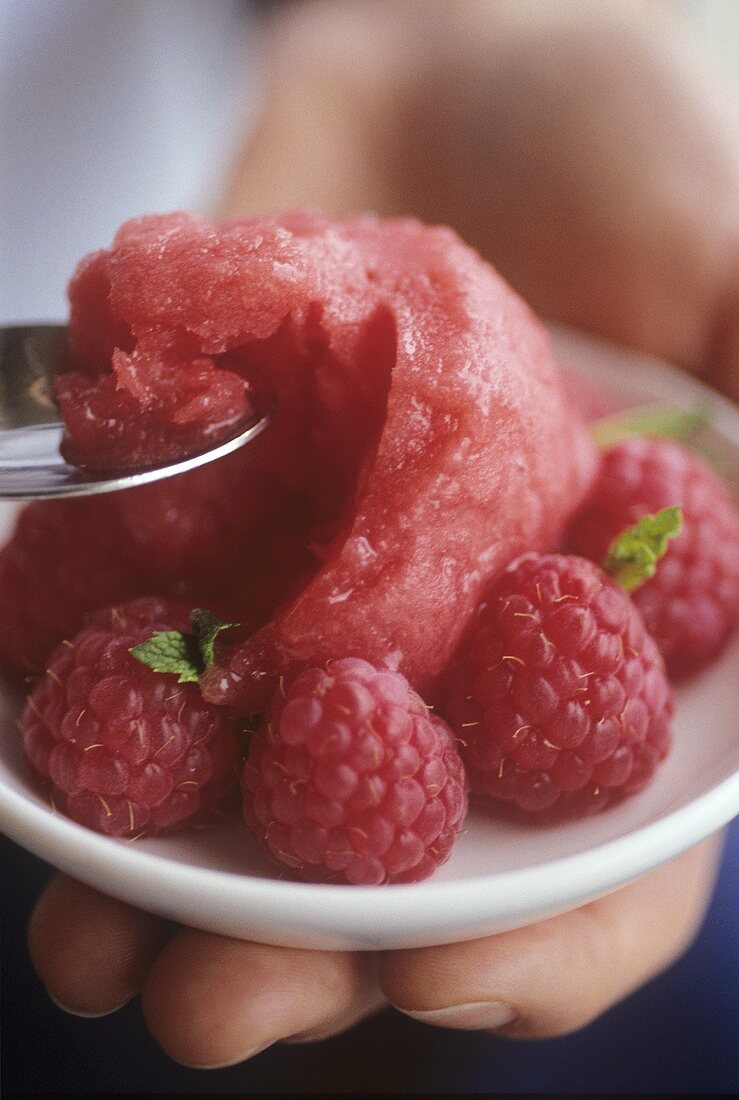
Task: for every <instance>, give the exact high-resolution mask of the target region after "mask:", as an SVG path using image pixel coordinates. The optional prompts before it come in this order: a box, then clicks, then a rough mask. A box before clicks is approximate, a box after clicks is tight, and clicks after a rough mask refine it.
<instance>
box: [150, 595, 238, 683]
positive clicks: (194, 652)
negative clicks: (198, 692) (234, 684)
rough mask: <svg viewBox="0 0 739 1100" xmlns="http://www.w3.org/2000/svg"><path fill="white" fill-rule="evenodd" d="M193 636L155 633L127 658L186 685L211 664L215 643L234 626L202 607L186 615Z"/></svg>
mask: <svg viewBox="0 0 739 1100" xmlns="http://www.w3.org/2000/svg"><path fill="white" fill-rule="evenodd" d="M190 623H191V625H192V629H193V633H192V634H185V633H183V632H182V631H179V630H159V631H157V632H156V633H155V634H152V636H151V637H150V638H147V639H146V641H145V642H141V643H140V645H137V646H134V647H133V649H132V650H131V654H132V655H133V656H134V657H135V658H136V660H137V661H141V663H142V664H144V665H148V666H149V668H150V669H152V670H153V671H154V672H171V673H174V674H175V675H176V676H178V677H179V679H178V683H180V684H189V683H194V682H196V681H197V680H199V679H200V677H201V676H202V674H203V673H204V672H205V670H206V668H208V667H209V666H210V665H211V664H212V663H213V649H214V646H215V641H216V638H217V637H218V635H219V634H220V633H221V631H222V630H228V629H229V628H230V627H232V626H238V625H239V624H238V623H226V622H223V621H222V620H221V619H217V618H216V617H215V615H212V614H211V613H210V611H206V610H205V609H204V608H202V607H198V608H196V609H195V610H194V611H191V612H190Z"/></svg>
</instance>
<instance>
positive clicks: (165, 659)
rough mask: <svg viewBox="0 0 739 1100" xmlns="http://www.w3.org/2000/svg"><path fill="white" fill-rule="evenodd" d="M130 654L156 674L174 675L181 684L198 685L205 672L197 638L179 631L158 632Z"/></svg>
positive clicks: (135, 647)
mask: <svg viewBox="0 0 739 1100" xmlns="http://www.w3.org/2000/svg"><path fill="white" fill-rule="evenodd" d="M130 652H131V655H132V656H133V657H135V658H136V660H137V661H141V663H142V664H143V665H148V666H149V668H150V669H153V671H154V672H171V673H174V674H175V675H176V676H177V677H178V680H177V682H178V683H180V684H191V683H195V682H197V680H198V679H199V677H200V673H201V672H202V671H203V668H202V662H201V658H200V650H199V648H198V643H197V639H196V638H195V636H194V635H193V634H182V633H181V632H180V631H179V630H158V631H157V632H156V633H155V634H152V636H151V637H150V638H147V639H146V641H145V642H141V643H140V644H139V645H136V646H134V647H133V649H131V651H130Z"/></svg>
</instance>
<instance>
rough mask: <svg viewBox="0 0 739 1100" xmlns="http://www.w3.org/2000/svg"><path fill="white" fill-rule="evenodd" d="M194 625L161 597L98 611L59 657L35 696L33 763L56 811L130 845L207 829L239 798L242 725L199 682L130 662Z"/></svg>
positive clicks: (29, 719) (29, 722)
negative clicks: (157, 640) (147, 837)
mask: <svg viewBox="0 0 739 1100" xmlns="http://www.w3.org/2000/svg"><path fill="white" fill-rule="evenodd" d="M187 622H188V618H187V614H186V612H184V611H183V610H182V609H181V608H179V607H178V606H176V605H175V604H172V603H170V602H168V601H165V600H160V599H156V598H154V597H144V598H141V599H138V600H133V601H132V602H131V603H128V604H125V605H123V606H120V607H114V608H112V609H107V610H105V611H101V612H98V613H97V614H96V615H95V616H94V617H93V618H92V620H91V621H90V623H89V625H88V626H86V627H85V628H84V629H83V630H82V631H80V633H79V634H77V635H76V637H74V638H73V639H72V640H71V641H68V642H63V643H62V644H61V645H60V646H58V647H57V648H56V649H55V650H54V652H53V653H52V655H51V657H50V659H49V664H48V670H47V672H46V674H45V675H44V677H43V678H42V679H41V681H40V682H39V684H38V685H37V687H36V689H35V690H34V691H33V692H32V694H31V695H30V696H29V699H28V703H27V705H26V709H25V713H24V716H23V741H24V747H25V751H26V755H27V757H28V759H29V761H30V762H31V764H32V765H33V767H34V768H35V769H36V771H37V772H38V773H39V774H40V775H41V776H42V777H43V778H44V779H45V780H46V781H47V784H48V787H49V793H50V796H51V798H52V800H53V803H54V805H55V806H56V807H57V808H58V809H60V810H62V811H63V812H64V813H66V814H68V816H69V817H71V818H73V819H74V820H75V821H78V822H79V823H80V824H82V825H87V826H88V827H89V828H91V829H95V830H96V831H97V832H101V833H106V834H108V835H111V836H128V837H134V836H139V835H141V834H143V833H147V834H156V833H161V832H164V831H170V830H174V829H180V828H182V827H184V826H191V825H203V824H206V823H208V822H209V821H210V820H213V819H216V818H217V817H218V816H222V809H223V806H224V805H225V804H226V803H227V802H228V801H229V800H230V799H231V798H232V797H233V796H234V794H235V793H236V792H237V791H238V780H237V776H236V770H235V767H234V765H235V763H236V759H237V754H238V740H237V735H238V726H237V723H236V720H235V719H234V718H232V717H231V716H230V715H229V714H228V712H227V711H225V710H224V709H223V708H219V707H214V706H212V705H211V704H209V703H206V702H205V700H204V699H203V698H202V696H201V694H200V690H199V688H198V685H197V683H194V682H178V680H177V678H176V677H175V676H174V675H171V674H169V675H160V674H158V673H157V672H155V671H153V670H152V668H150V667H147V666H146V664H144V663H142V658H138V659H137V658H136V657H135V656H134V655H133V654H132V653H131V652H130V651H131V650H132V649H133V648H135V647H141V648H143V649H144V650H146V647H147V646H148V645H151V642H152V638H151V636H152V634H155V636H156V637H164V638H165V639H172V638H173V637H176V638H183V637H186V636H185V635H183V634H182V633H181V632H182V631H184V630H186V629H187ZM159 632H161V634H160V633H159ZM174 632H177V633H174ZM193 679H194V677H193Z"/></svg>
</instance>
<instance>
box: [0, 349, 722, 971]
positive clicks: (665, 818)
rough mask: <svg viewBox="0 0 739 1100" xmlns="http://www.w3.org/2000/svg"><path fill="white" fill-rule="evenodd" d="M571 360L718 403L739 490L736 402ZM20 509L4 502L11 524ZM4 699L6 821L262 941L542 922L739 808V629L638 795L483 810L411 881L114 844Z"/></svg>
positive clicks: (63, 855)
mask: <svg viewBox="0 0 739 1100" xmlns="http://www.w3.org/2000/svg"><path fill="white" fill-rule="evenodd" d="M555 340H556V345H557V347H558V351H559V354H560V358H561V359H562V361H563V362H566V363H568V364H570V365H571V366H572V367H574V368H575V369H576V370H577V371H578V372H582V373H585V374H590V375H592V377H593V378H594V380H596V381H598V382H604V383H606V384H607V385H608V386H609V387H610V388H612V390H613V391H614V393H616V394H617V395H618V398H619V400H621V401H623V402H624V403H640V402H643V401H659V402H662V403H665V402H667V403H670V404H672V405H683V406H690V407H693V406H695V405H696V404H699V405H701V406H702V407H703V408H707V409H708V410H709V414H710V417H711V424H712V431H711V434H712V436H713V443H714V444H717V445H718V446H719V447H720V448H721V449H722V450H723V451H724V452H725V453H726V454H728V455H729V463H728V466H727V470H726V473H727V475H728V476H729V477H730V478H731V479H732V481H733V485H734V489H735V491H737V490H739V412H737V410H736V408H735V407H734V406H732V405H730V404H729V403H728V402H726V401H724V400H722V399H721V398H719V397H718V396H717V395H715V394H713V393H712V392H711V391H708V390H706V389H705V388H704V387H702V386H701V385H700V384H699V383H698V382H696V381H694V380H693V379H690V378H687V377H685V376H683V375H682V374H680V373H678V372H677V371H675V370H674V369H672V368H670V367H668V366H666V365H664V364H660V363H657V362H655V361H653V360H647V359H645V358H643V357H636V356H633V355H631V354H629V353H626V352H622V351H620V350H617V349H614V348H611V347H609V346H607V345H604V344H600V343H595V342H594V341H592V340H589V339H585V338H583V337H579V336H575V335H574V334H572V333H565V332H559V333H557V334H555ZM10 518H11V512H10V510H9V509H8V510H4V511H3V512H2V513H0V521H2V522H3V525H5V524H7V523H8V522H9V521H10ZM17 714H18V700H16V699H13V698H12V697H11V696H10V695H9V694H8V693H6V694H5V695H4V696H0V726H1V727H2V742H1V744H0V828H2V829H3V830H4V831H5V832H6V833H7V834H8V835H9V836H10V837H12V838H13V839H14V840H16V841H17V842H18V843H20V844H22V845H23V846H25V847H26V848H28V849H29V850H30V851H32V852H35V853H36V854H37V855H39V856H41V857H42V858H43V859H45V860H48V861H49V862H50V863H52V864H54V865H55V866H57V867H59V868H61V869H62V870H64V871H67V872H68V873H70V874H72V875H74V876H75V877H77V878H79V879H81V880H82V881H84V882H87V883H90V884H91V885H93V886H96V887H98V888H99V889H101V890H104V891H106V892H108V893H110V894H112V895H114V896H116V897H118V898H122V899H124V900H125V901H128V902H131V903H132V904H135V905H139V906H141V907H142V908H145V909H148V910H151V911H152V912H156V913H160V914H162V915H165V916H167V917H170V918H173V919H175V920H178V921H181V922H183V923H186V924H190V925H193V926H195V927H198V928H204V929H208V930H211V931H214V932H220V933H224V934H228V935H232V936H237V937H241V938H249V939H255V940H259V941H261V942H264V943H273V944H283V945H289V946H302V947H315V948H319V947H322V948H336V949H338V948H353V949H360V950H369V949H373V948H392V947H408V946H422V945H430V944H436V943H443V942H450V941H454V940H465V939H472V938H474V937H476V936H480V935H483V934H489V933H492V932H496V931H502V930H504V929H507V928H514V927H518V926H522V925H525V924H529V923H531V922H533V921H536V920H539V919H542V918H544V917H546V916H549V915H552V914H554V913H557V912H563V911H565V910H567V909H570V908H573V907H575V906H577V905H580V904H582V903H583V902H585V901H587V900H590V899H593V898H595V897H598V896H601V895H603V894H605V893H608V892H609V891H611V890H614V889H616V888H617V887H618V886H621V885H622V884H624V883H626V882H628V881H630V880H631V879H633V878H635V877H637V876H639V875H641V874H643V873H644V872H647V871H649V870H651V869H652V868H654V867H656V866H657V865H658V864H660V863H662V862H664V861H665V860H668V859H670V858H671V857H673V856H676V855H677V854H679V853H680V852H683V851H685V850H686V849H688V848H689V847H691V846H692V845H693V844H695V843H697V842H698V841H699V840H702V839H703V838H704V837H706V836H708V835H709V834H710V833H712V832H714V831H715V830H716V829H718V828H720V827H721V826H722V825H724V824H726V822H728V821H729V820H730V819H731V818H732V817H733V815H734V814H735V813H736V812H737V810H739V721H738V719H737V715H738V714H739V639H736V640H735V643H734V645H733V646H732V647H731V648H730V649H729V651H728V652H727V653H726V654H725V655H724V657H723V659H722V660H721V661H720V662H719V663H717V664H716V665H715V666H714V667H713V668H711V669H710V670H709V671H708V672H706V673H705V674H704V675H702V676H701V677H699V678H698V679H696V680H695V682H693V683H691V684H689V685H688V686H686V687H683V688H681V689H680V690H679V691H678V693H677V714H676V721H675V745H674V749H673V751H672V753H671V755H670V757H669V758H668V760H667V761H666V763H665V764H664V765H663V766H662V768H661V769H660V771H659V773H658V775H657V778H656V780H655V782H654V783H653V784H652V785H651V786H650V787H649V788H648V789H647V790H645V791H643V792H642V793H641V794H639V795H637V796H635V797H634V798H632V799H630V800H627V801H625V802H623V803H622V804H621V805H619V806H616V807H613V808H611V809H609V810H606V811H605V812H604V813H602V814H600V815H598V816H596V817H593V818H590V819H587V820H585V821H581V822H569V823H566V824H559V825H552V826H546V827H542V826H535V825H530V826H526V825H521V824H517V823H512V822H510V821H507V820H506V819H505V818H504V817H502V816H498V815H496V814H495V813H493V812H492V811H490V812H488V813H486V812H484V811H482V810H479V809H478V810H474V811H473V812H472V813H471V814H470V817H469V818H468V821H467V826H466V830H465V832H464V834H463V835H462V836H460V838H459V840H458V841H457V844H456V846H455V849H454V852H453V855H452V858H451V859H450V861H449V862H448V863H447V864H446V865H445V866H444V867H442V868H441V869H440V870H439V871H438V872H437V873H436V874H435V875H434V877H433V878H432V879H430V880H428V881H427V882H424V883H420V884H417V885H413V886H386V887H344V886H321V885H308V884H302V883H294V882H291V881H288V880H287V879H282V878H280V877H279V871H278V870H276V869H275V868H274V867H272V866H271V865H270V864H269V863H268V862H267V860H266V859H265V858H264V857H263V856H262V854H261V853H260V851H259V850H258V848H257V846H256V844H255V842H254V841H253V840H252V838H251V837H250V835H249V833H248V831H247V829H246V827H245V826H244V825H242V824H239V823H234V824H233V825H230V826H228V827H227V828H225V829H223V830H222V831H217V832H211V833H197V834H194V835H191V836H188V835H183V836H181V837H172V838H167V839H162V838H159V839H148V840H146V839H145V840H139V841H136V842H135V843H127V842H125V841H117V840H110V839H108V838H105V837H102V836H98V835H97V834H96V833H93V832H91V831H89V830H87V829H84V828H82V827H80V826H78V825H75V824H74V823H73V822H71V821H68V820H66V819H65V818H63V817H62V816H60V815H58V814H55V813H54V812H53V811H52V810H51V809H50V807H49V806H48V805H47V804H46V803H45V802H44V801H43V800H42V799H41V798H39V797H38V796H37V794H36V793H35V792H34V789H33V787H32V786H31V784H30V783H29V777H28V772H27V770H26V765H25V762H24V759H23V755H22V752H21V748H20V738H19V734H18V730H17V728H16V726H15V719H16V717H17Z"/></svg>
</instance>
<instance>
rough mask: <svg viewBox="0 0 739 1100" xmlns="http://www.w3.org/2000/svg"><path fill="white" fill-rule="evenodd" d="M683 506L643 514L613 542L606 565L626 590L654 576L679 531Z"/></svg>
mask: <svg viewBox="0 0 739 1100" xmlns="http://www.w3.org/2000/svg"><path fill="white" fill-rule="evenodd" d="M681 527H682V510H681V508H680V505H679V504H676V505H674V506H673V507H671V508H662V509H661V511H659V512H655V514H654V515H647V516H642V518H641V519H640V520H639V522H638V523H635V524H634V526H633V527H627V528H626V530H625V531H622V532H621V534H620V535H618V536H617V537H616V538H615V539H614V540H613V542H612V543H611V545H610V547H609V550H608V553H607V554H606V558H605V561H604V562H603V568H604V569H605V571H606V573H609V574H610V575H611V576H612V577H613V579H614V580H616V581H618V583H619V584H620V585H621V587H622V588H625V589H626V591H627V592H633V591H634V589H636V588H638V587H639V586H640V585H641V584H643V583H644V581H647V580H649V578H650V577H653V576H654V574H655V573H656V571H657V562H658V561H659V559H660V558H661V557H663V555H664V554H665V553H666V551H667V544H668V542H669V540H670V539H672V538H675V536H676V535H679V534H680V528H681Z"/></svg>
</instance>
